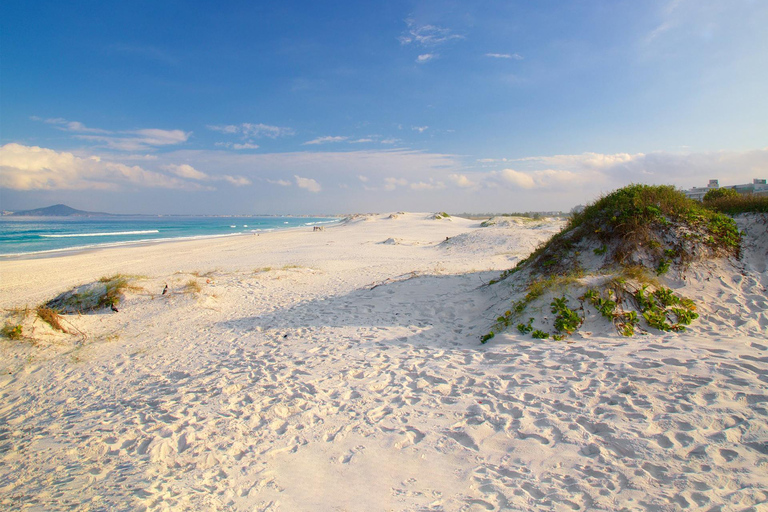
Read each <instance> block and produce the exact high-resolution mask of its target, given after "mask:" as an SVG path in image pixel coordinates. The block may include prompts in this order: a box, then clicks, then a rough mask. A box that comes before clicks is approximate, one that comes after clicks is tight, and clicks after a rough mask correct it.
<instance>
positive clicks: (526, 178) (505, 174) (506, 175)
mask: <svg viewBox="0 0 768 512" xmlns="http://www.w3.org/2000/svg"><path fill="white" fill-rule="evenodd" d="M501 177H502V178H503V179H504V180H505V181H507V182H509V183H511V184H512V185H515V186H517V187H520V188H533V187H535V186H536V182H535V181H534V180H533V177H531V176H530V175H529V174H526V173H524V172H520V171H516V170H514V169H504V170H503V171H501Z"/></svg>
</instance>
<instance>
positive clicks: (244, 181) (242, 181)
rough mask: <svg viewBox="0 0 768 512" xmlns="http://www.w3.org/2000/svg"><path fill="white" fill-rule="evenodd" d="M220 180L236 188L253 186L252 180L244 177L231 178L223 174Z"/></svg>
mask: <svg viewBox="0 0 768 512" xmlns="http://www.w3.org/2000/svg"><path fill="white" fill-rule="evenodd" d="M220 179H222V180H224V181H226V182H227V183H229V184H230V185H234V186H236V187H244V186H246V185H250V184H251V180H249V179H248V178H246V177H244V176H230V175H228V174H223V175H222V176H221V178H220Z"/></svg>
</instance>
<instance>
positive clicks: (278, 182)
mask: <svg viewBox="0 0 768 512" xmlns="http://www.w3.org/2000/svg"><path fill="white" fill-rule="evenodd" d="M267 183H271V184H273V185H280V186H281V187H290V186H291V185H293V183H291V182H290V181H286V180H270V179H267Z"/></svg>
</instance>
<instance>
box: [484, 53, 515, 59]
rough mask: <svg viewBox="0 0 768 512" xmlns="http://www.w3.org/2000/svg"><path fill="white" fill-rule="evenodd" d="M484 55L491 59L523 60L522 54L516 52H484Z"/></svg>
mask: <svg viewBox="0 0 768 512" xmlns="http://www.w3.org/2000/svg"><path fill="white" fill-rule="evenodd" d="M485 56H486V57H491V58H493V59H514V60H523V56H522V55H520V54H518V53H486V54H485Z"/></svg>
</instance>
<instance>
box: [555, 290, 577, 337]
mask: <svg viewBox="0 0 768 512" xmlns="http://www.w3.org/2000/svg"><path fill="white" fill-rule="evenodd" d="M550 308H551V311H552V312H553V313H555V314H556V315H557V316H555V330H556V331H557V332H558V333H560V334H572V333H573V332H574V331H575V330H576V329H578V328H579V326H580V325H581V323H582V319H581V317H580V316H579V315H578V313H576V311H574V310H572V309H570V308H569V307H568V299H566V298H565V297H560V298H555V299H554V300H553V301H552V302H551V303H550Z"/></svg>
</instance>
